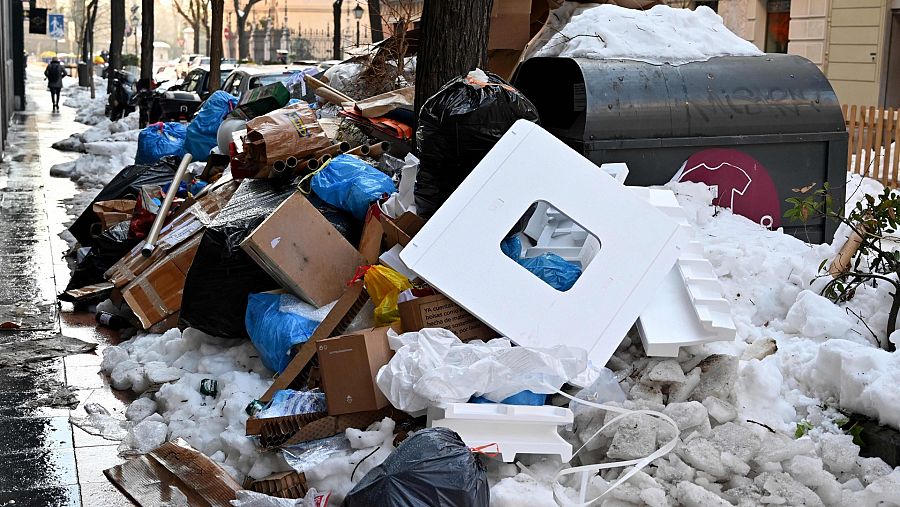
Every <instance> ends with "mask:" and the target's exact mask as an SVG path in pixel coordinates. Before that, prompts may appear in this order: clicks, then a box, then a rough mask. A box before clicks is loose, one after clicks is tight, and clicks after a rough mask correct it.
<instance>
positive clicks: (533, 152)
mask: <svg viewBox="0 0 900 507" xmlns="http://www.w3.org/2000/svg"><path fill="white" fill-rule="evenodd" d="M550 168H552V169H553V170H552V171H551V170H549V169H550ZM538 201H545V202H547V203H549V204H550V206H552V207H554V208H556V209H558V210H560V211H562V212H563V213H565V214H566V215H567V216H568V217H569V218H571V219H572V220H573V221H574V222H576V223H577V224H578V225H580V226H581V227H583V228H584V229H586V230H587V231H588V232H590V233H592V234H593V235H594V236H596V237H597V239H598V240H599V241H600V245H601V246H600V250H599V252H598V253H597V255H596V256H595V257H594V259H593V260H592V261H591V263H590V264H589V265H588V266H587V267H586V268H585V269H584V271H583V272H582V274H581V277H580V278H579V279H578V281H577V282H575V285H574V286H573V287H572V288H571V289H569V290H568V291H565V292H560V291H557V290H556V289H554V288H553V287H551V286H550V285H548V284H546V283H544V282H543V281H541V280H540V279H538V278H537V277H536V276H534V275H533V274H531V273H530V272H528V271H526V270H525V269H524V268H522V267H521V266H520V265H518V264H517V263H516V262H515V261H513V260H511V259H509V258H508V257H506V256H505V255H504V254H503V253H502V252H501V250H500V242H501V241H502V240H503V238H504V237H505V236H506V234H507V233H508V232H509V230H510V229H511V228H512V226H513V225H514V224H515V223H516V222H517V221H518V220H519V219H520V218H521V217H522V215H523V214H524V213H525V212H526V211H527V210H528V208H529V207H530V206H531V205H532V204H533V203H535V202H538ZM681 239H682V235H681V231H680V228H679V226H678V224H677V223H675V222H674V221H672V220H671V219H669V218H667V217H666V216H665V215H664V214H663V213H662V212H660V211H658V210H657V209H655V208H654V207H653V206H650V205H649V204H647V202H645V201H644V200H643V199H641V198H640V197H638V196H636V195H634V194H633V193H632V192H629V191H628V190H627V189H626V188H625V187H624V186H623V185H621V184H620V183H618V182H617V181H615V180H614V179H613V178H612V177H610V176H609V175H608V174H606V173H604V172H603V171H599V170H598V169H597V166H596V165H594V164H593V163H591V162H590V161H589V160H587V159H586V158H584V157H583V156H581V155H580V154H578V153H577V152H576V151H574V150H572V149H571V148H569V147H568V146H566V145H565V144H564V143H563V142H562V141H559V140H558V139H556V138H555V137H553V136H552V135H551V134H549V133H548V132H546V131H545V130H543V129H542V128H540V127H539V126H537V125H535V124H533V123H531V122H528V121H518V122H516V124H515V125H513V127H512V128H511V129H509V131H508V132H507V133H506V134H505V135H504V136H503V137H502V138H501V139H500V141H499V142H498V143H497V144H496V146H494V148H493V149H492V150H491V151H490V152H489V153H488V154H487V156H485V157H484V159H483V160H482V161H481V162H480V163H479V164H478V166H477V167H475V169H474V170H473V171H472V173H471V174H470V175H469V176H468V177H467V178H466V179H465V180H464V181H463V183H462V184H461V185H460V186H459V188H457V189H456V191H455V192H454V193H453V194H452V195H451V196H450V198H449V199H448V200H447V201H446V202H445V203H444V204H443V205H442V206H441V207H440V208H439V209H438V211H437V213H435V214H434V216H433V217H432V218H431V219H430V220H429V221H428V223H427V224H425V226H424V227H423V228H422V230H420V231H419V232H418V234H416V236H415V237H414V238H413V240H412V241H411V242H410V243H409V244H408V245H407V246H406V248H404V249H403V251H402V252H401V253H400V258H401V259H402V260H403V262H404V263H406V265H407V266H408V267H409V268H410V269H411V270H413V271H415V272H416V273H418V274H419V276H420V277H421V278H423V279H424V280H426V281H427V282H428V283H429V284H431V285H432V286H434V287H435V288H437V290H439V291H440V292H442V293H443V294H445V295H446V296H447V297H449V298H450V299H452V300H454V301H455V302H456V303H457V304H459V305H460V306H462V307H463V308H465V309H466V310H467V311H469V312H470V313H472V314H473V315H475V316H477V317H478V318H479V319H481V320H482V321H483V322H484V323H486V324H487V325H489V326H491V327H492V328H493V329H495V330H496V331H497V332H499V333H500V334H502V335H504V336H506V337H508V338H509V339H511V340H512V341H514V342H515V343H517V344H518V345H522V346H528V347H549V346H553V345H558V344H565V345H570V346H575V347H581V348H583V349H585V350H587V351H588V357H589V358H590V359H591V360H592V361H593V363H594V364H597V365H603V364H606V362H607V360H609V358H610V357H611V356H612V354H613V352H614V351H615V349H616V347H618V345H619V343H621V341H622V339H623V337H624V336H625V334H626V333H627V332H628V330H629V329H630V328H631V326H632V325H633V324H634V322H635V320H637V318H638V316H639V315H640V313H641V312H642V311H643V310H644V308H646V306H647V305H648V304H649V302H650V301H651V300H652V299H653V297H654V294H655V292H656V289H657V287H658V285H659V281H660V280H661V279H662V278H663V277H664V276H665V275H666V273H668V272H669V270H670V269H671V268H672V266H673V265H674V264H675V260H676V259H677V257H678V248H677V246H678V244H679V242H681Z"/></svg>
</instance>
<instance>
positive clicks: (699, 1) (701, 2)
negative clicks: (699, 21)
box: [694, 0, 719, 12]
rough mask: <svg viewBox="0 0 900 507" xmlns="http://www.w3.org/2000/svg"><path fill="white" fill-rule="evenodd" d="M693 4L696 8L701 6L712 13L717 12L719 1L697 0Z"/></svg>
mask: <svg viewBox="0 0 900 507" xmlns="http://www.w3.org/2000/svg"><path fill="white" fill-rule="evenodd" d="M694 4H695V5H696V6H697V7H700V6H701V5H703V6H706V7H709V8H710V9H712V10H713V12H719V0H697V1H696V2H694Z"/></svg>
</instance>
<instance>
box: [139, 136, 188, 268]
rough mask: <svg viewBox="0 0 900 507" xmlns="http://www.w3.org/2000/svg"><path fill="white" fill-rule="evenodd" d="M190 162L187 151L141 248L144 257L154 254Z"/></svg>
mask: <svg viewBox="0 0 900 507" xmlns="http://www.w3.org/2000/svg"><path fill="white" fill-rule="evenodd" d="M190 163H191V154H190V153H185V155H184V157H183V158H182V159H181V164H179V165H178V170H177V171H175V177H174V178H172V185H171V186H169V191H168V192H166V198H165V199H163V203H162V206H160V207H159V213H157V214H156V218H155V219H154V220H153V225H152V226H151V227H150V232H149V233H147V240H146V241H145V242H144V247H143V248H141V255H143V256H144V257H150V256H151V255H152V254H153V250H155V249H156V240H157V239H159V231H160V230H161V229H162V226H163V224H164V223H165V222H166V216H167V215H168V214H169V209H170V208H171V207H172V201H174V200H175V194H177V193H178V187H180V186H181V182H182V180H184V175H185V173H187V168H188V165H190ZM173 190H174V191H173Z"/></svg>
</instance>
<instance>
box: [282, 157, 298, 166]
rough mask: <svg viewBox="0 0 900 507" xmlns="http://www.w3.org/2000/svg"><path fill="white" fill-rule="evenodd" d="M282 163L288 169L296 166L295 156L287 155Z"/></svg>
mask: <svg viewBox="0 0 900 507" xmlns="http://www.w3.org/2000/svg"><path fill="white" fill-rule="evenodd" d="M284 165H286V166H287V168H288V169H294V168H296V167H297V157H288V158H287V159H285V161H284Z"/></svg>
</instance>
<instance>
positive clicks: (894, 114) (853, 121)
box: [842, 105, 900, 188]
mask: <svg viewBox="0 0 900 507" xmlns="http://www.w3.org/2000/svg"><path fill="white" fill-rule="evenodd" d="M842 109H843V112H844V121H845V123H846V124H847V132H848V134H849V143H848V144H849V147H848V150H847V170H848V171H850V172H852V173H856V174H862V175H864V176H868V177H869V178H873V179H876V180H878V181H880V182H881V183H882V184H884V185H885V186H889V187H892V188H897V187H900V181H898V180H900V149H897V148H898V146H897V144H898V143H897V142H896V141H897V140H898V137H900V108H898V109H894V108H889V109H882V108H878V107H874V106H855V105H854V106H849V107H848V106H847V105H844V106H843V108H842Z"/></svg>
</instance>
